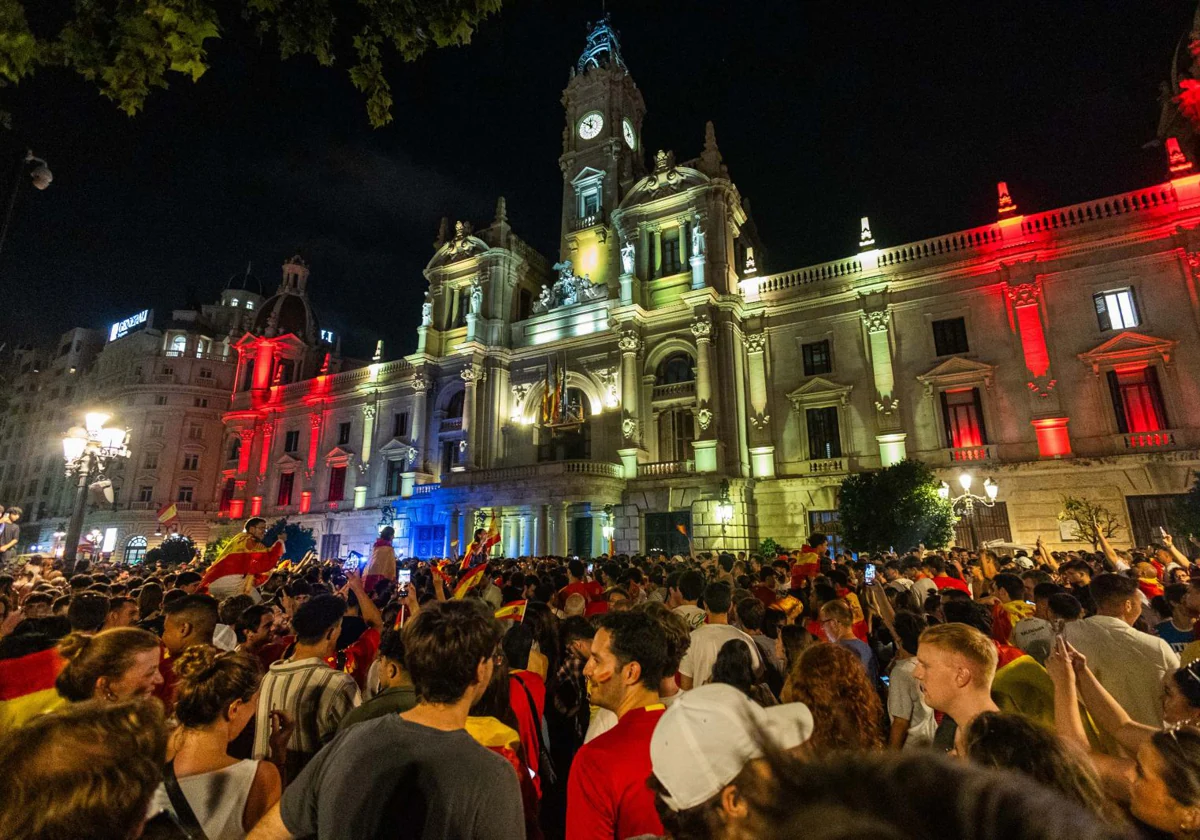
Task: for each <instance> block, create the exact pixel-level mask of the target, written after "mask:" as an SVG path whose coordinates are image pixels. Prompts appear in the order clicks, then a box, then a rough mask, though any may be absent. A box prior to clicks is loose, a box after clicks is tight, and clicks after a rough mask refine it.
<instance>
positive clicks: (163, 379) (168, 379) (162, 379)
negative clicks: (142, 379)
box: [150, 373, 177, 385]
mask: <svg viewBox="0 0 1200 840" xmlns="http://www.w3.org/2000/svg"><path fill="white" fill-rule="evenodd" d="M150 381H151V382H153V383H154V384H155V385H174V384H175V382H176V381H177V380H176V376H175V374H173V373H156V374H154V375H153V376H152V377H150Z"/></svg>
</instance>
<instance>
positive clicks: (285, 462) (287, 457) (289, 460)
mask: <svg viewBox="0 0 1200 840" xmlns="http://www.w3.org/2000/svg"><path fill="white" fill-rule="evenodd" d="M299 464H300V459H299V458H297V457H295V456H294V455H291V454H289V453H287V452H285V453H283V454H282V455H280V456H279V457H278V458H276V459H275V466H277V467H280V468H281V469H283V470H284V471H285V472H286V471H287V468H288V467H297V466H299Z"/></svg>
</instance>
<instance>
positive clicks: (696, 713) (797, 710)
mask: <svg viewBox="0 0 1200 840" xmlns="http://www.w3.org/2000/svg"><path fill="white" fill-rule="evenodd" d="M812 731H813V718H812V713H811V712H810V711H809V710H808V707H807V706H805V705H804V704H803V703H786V704H784V705H782V706H770V707H768V708H765V709H764V708H763V707H762V706H759V705H758V704H757V703H755V702H753V701H752V700H751V699H750V698H749V697H747V696H746V695H745V694H743V693H742V692H740V691H738V690H737V689H736V688H734V687H733V686H731V685H723V684H721V683H710V684H708V685H702V686H700V687H699V688H696V689H693V690H692V691H689V692H687V693H686V694H685V695H684V696H683V697H681V698H680V699H679V700H677V701H676V702H675V703H673V704H672V705H671V706H670V708H668V709H667V710H666V712H664V713H663V716H662V717H661V718H660V719H659V721H658V725H657V726H656V727H655V728H654V735H653V736H652V737H651V738H650V761H651V764H652V765H653V769H654V775H655V777H656V778H657V779H658V781H659V782H660V783H661V784H662V786H663V787H664V788H666V791H667V793H666V795H664V796H663V801H664V802H665V803H666V804H667V806H668V807H669V808H671V810H673V811H685V810H687V809H688V808H694V807H696V806H697V805H699V804H701V803H703V802H707V801H708V800H709V799H712V798H713V797H714V796H716V795H717V794H718V793H720V792H721V789H722V788H723V787H725V785H727V784H729V783H730V782H732V781H733V780H734V778H735V777H736V776H737V775H738V773H741V772H742V768H743V767H745V766H746V764H747V762H750V761H753V760H754V759H756V758H761V757H762V755H763V748H762V746H761V745H760V739H764V738H765V739H766V740H767V741H768V742H769V743H771V744H773V745H774V746H776V747H778V748H780V749H791V748H792V747H796V746H799V745H800V744H802V743H804V742H805V741H806V740H808V737H809V736H810V735H811V734H812Z"/></svg>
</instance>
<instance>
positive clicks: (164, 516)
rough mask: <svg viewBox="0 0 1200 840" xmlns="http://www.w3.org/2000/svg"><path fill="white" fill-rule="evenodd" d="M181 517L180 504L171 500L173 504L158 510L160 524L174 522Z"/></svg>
mask: <svg viewBox="0 0 1200 840" xmlns="http://www.w3.org/2000/svg"><path fill="white" fill-rule="evenodd" d="M178 518H179V505H177V504H175V503H174V502H171V504H169V505H167V506H166V507H164V508H162V509H161V510H160V511H159V512H158V524H159V525H166V524H167V523H168V522H174V521H175V520H176V519H178Z"/></svg>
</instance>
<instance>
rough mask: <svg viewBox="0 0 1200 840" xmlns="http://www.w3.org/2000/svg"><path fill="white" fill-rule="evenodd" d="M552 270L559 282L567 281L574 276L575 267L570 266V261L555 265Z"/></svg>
mask: <svg viewBox="0 0 1200 840" xmlns="http://www.w3.org/2000/svg"><path fill="white" fill-rule="evenodd" d="M554 270H555V271H557V272H558V279H559V280H569V279H571V278H572V277H574V276H575V266H574V265H572V264H571V261H570V260H563V261H562V262H560V263H555V264H554Z"/></svg>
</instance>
